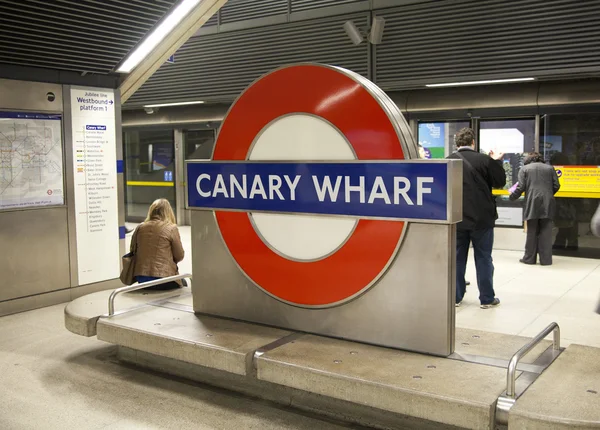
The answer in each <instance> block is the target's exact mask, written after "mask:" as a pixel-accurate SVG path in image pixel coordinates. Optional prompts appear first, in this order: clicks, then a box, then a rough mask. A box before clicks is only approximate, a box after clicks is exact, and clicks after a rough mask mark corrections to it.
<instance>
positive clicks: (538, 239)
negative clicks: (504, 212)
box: [510, 153, 560, 266]
mask: <svg viewBox="0 0 600 430" xmlns="http://www.w3.org/2000/svg"><path fill="white" fill-rule="evenodd" d="M559 189H560V184H559V183H558V176H557V175H556V171H555V170H554V168H553V167H552V166H549V165H547V164H545V163H544V159H543V157H542V156H541V155H540V154H538V153H533V154H531V155H530V156H529V157H527V159H526V160H525V165H524V166H523V168H522V169H521V171H520V172H519V183H518V184H517V188H516V189H515V190H514V191H513V193H512V194H511V195H510V199H511V200H516V199H518V198H519V197H521V195H522V194H523V192H524V193H525V213H524V215H525V220H527V241H526V243H525V255H524V256H523V258H522V259H521V260H519V261H520V262H521V263H524V264H536V262H537V256H538V254H539V256H540V264H541V265H542V266H549V265H551V264H552V218H553V217H554V210H555V201H554V194H556V192H557V191H558V190H559Z"/></svg>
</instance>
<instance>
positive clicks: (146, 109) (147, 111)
mask: <svg viewBox="0 0 600 430" xmlns="http://www.w3.org/2000/svg"><path fill="white" fill-rule="evenodd" d="M144 110H145V111H146V113H147V114H148V115H152V114H153V113H154V108H150V107H147V108H144Z"/></svg>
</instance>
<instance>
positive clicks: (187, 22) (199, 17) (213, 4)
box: [119, 0, 227, 103]
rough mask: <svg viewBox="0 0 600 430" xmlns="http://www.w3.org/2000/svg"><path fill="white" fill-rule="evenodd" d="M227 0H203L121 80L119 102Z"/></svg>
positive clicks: (131, 93)
mask: <svg viewBox="0 0 600 430" xmlns="http://www.w3.org/2000/svg"><path fill="white" fill-rule="evenodd" d="M225 3H227V0H203V1H202V2H201V3H200V4H198V5H197V6H196V7H195V8H194V9H193V10H192V11H190V13H189V14H188V15H187V16H186V17H185V18H184V19H183V20H182V21H181V23H180V24H179V25H178V26H177V27H175V29H174V30H173V31H172V32H171V33H170V34H169V35H167V37H165V38H164V39H163V41H162V42H161V43H159V44H158V46H157V47H156V48H155V49H154V50H153V51H152V52H151V53H150V55H148V56H147V57H146V58H145V59H144V60H142V62H141V63H140V64H139V65H138V66H137V67H136V68H135V69H134V70H133V71H132V72H131V73H130V74H129V75H127V77H126V78H125V79H124V80H123V82H122V83H121V85H120V86H119V89H120V90H121V103H125V102H126V101H127V100H128V99H129V98H130V97H131V96H132V95H133V94H134V93H135V92H136V91H137V90H138V89H139V88H140V87H141V86H142V85H143V84H144V82H146V81H147V80H148V79H149V78H150V76H152V75H153V74H154V72H156V71H157V70H158V69H159V68H160V66H162V65H163V64H164V63H165V62H166V61H167V60H168V58H169V57H170V56H171V55H173V54H175V52H176V51H177V50H178V49H179V48H180V47H181V46H182V45H183V44H184V43H185V42H187V40H188V39H189V38H190V37H192V36H193V35H194V34H195V33H196V32H197V31H198V29H200V27H202V26H203V25H204V23H205V22H206V21H208V20H209V19H210V18H211V17H212V16H213V15H214V14H215V13H217V12H218V10H219V9H221V7H223V5H224V4H225Z"/></svg>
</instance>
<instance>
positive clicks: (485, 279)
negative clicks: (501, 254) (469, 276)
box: [456, 228, 496, 305]
mask: <svg viewBox="0 0 600 430" xmlns="http://www.w3.org/2000/svg"><path fill="white" fill-rule="evenodd" d="M470 243H473V251H474V252H475V269H476V271H477V286H478V287H479V301H480V302H481V304H482V305H487V304H490V303H492V302H493V301H494V298H495V297H496V293H495V292H494V263H493V261H492V248H493V246H494V229H493V228H488V229H483V230H457V231H456V303H460V302H462V299H463V297H464V295H465V293H466V291H467V286H466V284H465V271H466V270H467V257H468V256H469V244H470Z"/></svg>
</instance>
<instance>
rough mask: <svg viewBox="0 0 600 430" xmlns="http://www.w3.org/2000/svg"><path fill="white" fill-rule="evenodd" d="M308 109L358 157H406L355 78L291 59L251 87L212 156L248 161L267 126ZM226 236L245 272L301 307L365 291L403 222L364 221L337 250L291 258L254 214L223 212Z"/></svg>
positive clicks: (219, 215) (380, 268) (392, 247)
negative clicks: (265, 237) (314, 257)
mask: <svg viewBox="0 0 600 430" xmlns="http://www.w3.org/2000/svg"><path fill="white" fill-rule="evenodd" d="M292 113H307V114H313V115H316V116H319V117H321V118H323V119H325V120H327V121H329V122H330V123H332V124H333V125H334V126H336V127H337V128H338V130H339V131H341V133H342V134H344V136H345V137H346V139H347V140H348V141H349V142H350V144H351V146H352V147H353V149H354V152H355V153H356V156H357V157H358V159H359V160H378V159H380V160H381V159H383V160H391V159H396V160H402V159H404V158H405V156H404V152H403V150H402V145H401V142H400V140H399V137H398V135H397V133H396V131H395V129H394V126H393V125H392V123H391V121H390V119H389V117H388V116H387V114H386V112H385V111H384V110H383V108H382V107H381V106H380V104H379V103H378V102H377V100H376V99H375V98H374V97H373V96H372V95H371V94H370V93H369V92H368V91H367V90H366V89H365V88H364V87H363V86H362V85H361V84H360V83H359V82H357V81H356V80H355V79H353V78H351V77H350V76H348V75H346V74H345V73H343V72H341V71H339V70H336V69H334V68H330V67H325V66H319V65H300V66H290V67H287V68H283V69H279V70H277V71H275V72H273V73H271V74H268V75H266V76H264V77H263V78H261V79H260V80H258V81H257V82H255V83H254V84H253V85H252V86H251V87H249V88H248V89H247V90H246V91H245V92H244V93H243V94H242V95H241V96H240V98H239V99H238V100H237V101H236V103H235V104H234V105H233V106H232V108H231V110H230V111H229V113H228V115H227V117H226V119H225V121H224V122H223V125H222V126H221V130H220V132H219V137H218V139H217V142H216V145H215V150H214V154H213V160H246V159H247V157H248V155H249V151H250V148H251V146H252V143H253V141H254V139H255V137H256V136H257V135H258V134H259V133H260V131H261V130H262V129H263V128H264V127H265V126H267V125H268V124H269V123H270V122H272V121H273V120H275V119H277V118H279V117H281V116H282V115H286V114H292ZM216 219H217V223H218V225H219V229H220V230H221V234H222V236H223V239H224V241H225V243H226V245H227V247H228V248H229V251H230V252H231V254H232V256H233V258H234V259H235V261H236V262H237V263H238V265H239V266H240V268H241V269H242V270H243V271H244V272H245V274H246V275H247V276H248V277H249V278H250V279H252V280H253V281H254V282H255V283H256V284H257V285H258V286H259V287H261V288H262V289H264V290H265V291H266V292H267V293H269V294H271V295H273V296H274V297H276V298H278V299H280V300H283V301H285V302H288V303H291V304H295V305H300V306H327V305H333V304H336V303H340V302H344V301H346V300H348V299H350V298H352V297H355V296H356V295H357V294H359V293H361V292H362V291H364V290H365V288H367V287H368V286H370V285H371V284H372V283H373V281H374V280H376V279H377V278H378V276H380V275H381V273H382V272H383V271H384V270H385V269H386V267H387V265H388V263H389V261H390V259H391V258H392V257H393V256H394V254H395V252H396V249H397V247H398V245H399V243H400V239H401V237H402V232H403V230H404V228H405V224H404V222H398V221H381V220H360V221H359V222H358V223H357V226H356V229H355V230H354V232H353V233H352V235H351V236H350V238H349V239H348V240H347V241H346V242H345V244H344V245H343V246H341V247H340V248H339V249H338V251H337V252H335V253H333V254H332V255H330V256H328V257H326V258H323V259H321V260H318V261H311V262H300V261H292V260H288V259H287V258H285V257H282V256H281V255H279V254H277V253H275V252H274V251H272V250H271V249H270V248H269V247H268V246H267V245H266V244H265V243H264V242H263V241H262V239H261V238H260V237H259V236H258V235H257V234H256V231H255V230H254V227H253V226H252V223H251V221H250V218H249V214H247V213H239V212H224V211H216Z"/></svg>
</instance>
